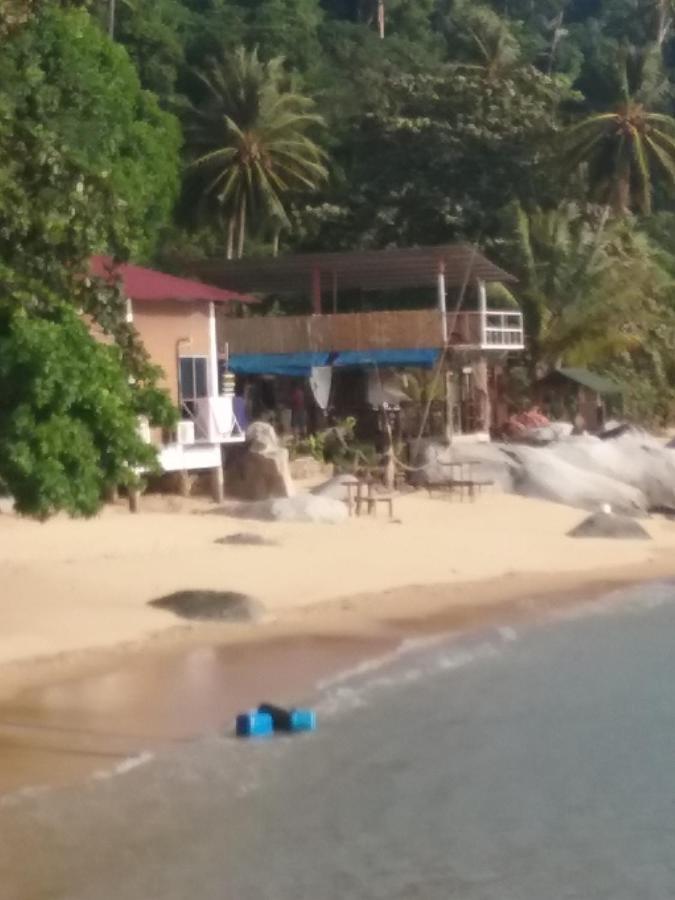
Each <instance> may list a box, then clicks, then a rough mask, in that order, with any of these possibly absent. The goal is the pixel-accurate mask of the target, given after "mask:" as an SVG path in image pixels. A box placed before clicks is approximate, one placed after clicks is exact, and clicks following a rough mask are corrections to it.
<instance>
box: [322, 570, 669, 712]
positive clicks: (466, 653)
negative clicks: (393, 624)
mask: <svg viewBox="0 0 675 900" xmlns="http://www.w3.org/2000/svg"><path fill="white" fill-rule="evenodd" d="M673 601H675V583H673V582H654V583H649V584H640V585H635V586H633V587H629V588H621V589H619V590H615V591H611V592H609V593H607V594H606V595H604V596H603V597H601V598H600V599H598V600H595V601H592V602H588V603H580V604H579V605H578V606H575V607H573V608H566V609H553V610H547V611H546V614H545V615H544V616H543V617H541V618H534V619H532V620H530V621H529V622H524V623H522V624H521V625H519V626H518V628H516V627H514V626H512V625H504V624H502V625H495V626H490V627H487V628H482V629H480V630H479V631H475V632H472V631H469V632H466V633H460V634H457V633H456V632H450V633H447V632H446V633H442V634H437V635H433V636H429V637H421V638H411V639H407V640H404V641H402V642H401V644H400V645H399V646H398V647H397V648H396V650H394V651H393V652H391V653H386V654H383V655H382V656H379V657H375V658H373V659H368V660H365V661H364V662H362V663H359V664H358V665H356V666H354V667H352V668H350V669H347V670H345V671H344V672H341V673H339V674H338V675H336V676H333V677H331V678H327V679H325V680H323V681H322V682H320V683H319V685H318V688H319V690H320V692H321V693H322V695H323V696H322V699H321V700H320V701H319V704H318V705H317V710H318V712H319V713H320V714H321V715H322V716H324V717H331V716H333V715H337V714H341V713H345V712H348V711H350V710H356V709H361V708H363V707H365V706H367V705H368V702H369V700H370V699H371V696H372V695H373V694H375V693H376V692H377V691H379V690H385V689H391V688H396V687H403V686H405V685H406V684H412V683H414V682H416V681H419V680H420V679H422V678H424V677H426V676H430V675H433V674H434V673H438V672H448V671H454V670H459V669H463V668H465V667H467V666H470V665H475V664H477V663H485V662H488V661H490V660H495V659H497V658H499V657H500V656H501V655H502V654H503V652H504V650H505V649H506V647H507V645H510V644H513V643H515V642H517V641H518V640H519V639H520V637H521V635H522V634H523V633H524V632H526V631H529V630H530V629H532V628H538V627H545V626H547V625H550V624H552V623H556V624H557V623H564V622H576V621H578V620H579V619H584V618H592V617H595V616H599V615H609V614H612V613H614V614H616V613H619V614H621V613H624V614H625V613H629V614H630V613H639V612H641V611H646V610H650V609H656V608H658V607H660V606H663V605H665V604H667V603H670V602H673ZM439 647H440V648H442V649H441V650H440V652H433V651H434V650H437V648H439ZM410 657H414V661H415V664H414V665H408V666H406V665H403V664H402V663H403V662H404V660H406V659H409V658H410Z"/></svg>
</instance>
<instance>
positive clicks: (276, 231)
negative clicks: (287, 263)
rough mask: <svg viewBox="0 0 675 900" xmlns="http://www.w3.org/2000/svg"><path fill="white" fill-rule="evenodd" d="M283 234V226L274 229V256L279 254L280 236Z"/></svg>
mask: <svg viewBox="0 0 675 900" xmlns="http://www.w3.org/2000/svg"><path fill="white" fill-rule="evenodd" d="M280 235H281V228H275V229H274V238H273V239H272V256H278V255H279V236H280Z"/></svg>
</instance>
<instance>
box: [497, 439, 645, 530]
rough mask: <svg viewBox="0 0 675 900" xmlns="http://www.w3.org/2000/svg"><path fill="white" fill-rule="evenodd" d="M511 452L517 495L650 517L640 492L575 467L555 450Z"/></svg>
mask: <svg viewBox="0 0 675 900" xmlns="http://www.w3.org/2000/svg"><path fill="white" fill-rule="evenodd" d="M556 447H557V445H556ZM508 452H509V455H511V456H512V458H513V459H514V461H515V462H516V464H517V469H516V470H515V473H514V490H515V493H517V494H520V495H522V496H524V497H537V498H539V499H541V500H551V501H553V502H554V503H564V504H566V505H567V506H578V507H580V508H581V509H588V510H589V511H595V510H597V509H600V508H602V506H603V505H604V504H606V503H608V504H609V505H610V506H611V507H612V509H614V510H616V511H617V512H618V513H620V514H622V515H627V516H642V515H646V512H647V501H646V498H645V496H644V494H643V493H642V491H640V490H639V489H638V488H635V487H633V486H631V485H629V484H626V483H625V482H623V481H618V480H617V479H615V478H610V477H608V476H606V475H603V474H601V473H599V472H589V471H587V470H586V469H583V468H580V467H578V466H575V465H573V464H572V463H570V462H568V461H567V460H566V459H563V458H561V457H560V456H559V455H558V454H557V453H556V452H555V450H554V449H553V448H552V447H543V448H534V447H522V446H519V447H517V448H513V449H510V450H509V451H508Z"/></svg>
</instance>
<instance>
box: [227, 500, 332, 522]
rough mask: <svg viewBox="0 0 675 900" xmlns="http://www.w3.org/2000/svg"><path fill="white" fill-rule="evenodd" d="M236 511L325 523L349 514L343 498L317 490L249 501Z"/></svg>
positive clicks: (247, 516)
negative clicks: (314, 492)
mask: <svg viewBox="0 0 675 900" xmlns="http://www.w3.org/2000/svg"><path fill="white" fill-rule="evenodd" d="M235 513H236V515H238V516H240V517H241V518H245V519H258V520H260V521H263V522H316V523H320V524H323V525H337V524H339V523H340V522H344V521H345V520H346V519H347V517H348V515H349V514H348V511H347V507H346V506H345V504H344V503H342V502H341V501H340V500H335V499H333V498H332V497H321V496H316V495H315V494H296V495H295V496H294V497H282V498H278V499H273V500H260V501H259V502H257V503H246V504H243V505H241V506H240V507H239V508H238V509H237V510H236V511H235Z"/></svg>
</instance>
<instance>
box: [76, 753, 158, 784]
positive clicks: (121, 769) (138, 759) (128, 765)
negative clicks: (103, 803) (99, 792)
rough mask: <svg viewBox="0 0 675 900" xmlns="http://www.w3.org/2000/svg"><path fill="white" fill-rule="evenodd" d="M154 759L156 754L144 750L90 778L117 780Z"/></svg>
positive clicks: (99, 771)
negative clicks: (118, 777) (119, 776)
mask: <svg viewBox="0 0 675 900" xmlns="http://www.w3.org/2000/svg"><path fill="white" fill-rule="evenodd" d="M153 759H155V754H154V753H151V752H150V751H149V750H143V751H142V752H141V753H138V754H136V756H128V757H126V758H125V759H123V760H121V762H119V763H117V765H115V766H112V768H110V769H98V770H97V771H96V772H94V773H93V774H92V775H91V776H90V777H91V779H92V781H106V780H108V779H110V778H116V777H117V776H118V775H126V774H127V772H132V771H133V770H134V769H138V768H139V767H140V766H145V765H147V764H148V763H150V762H152V760H153Z"/></svg>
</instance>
